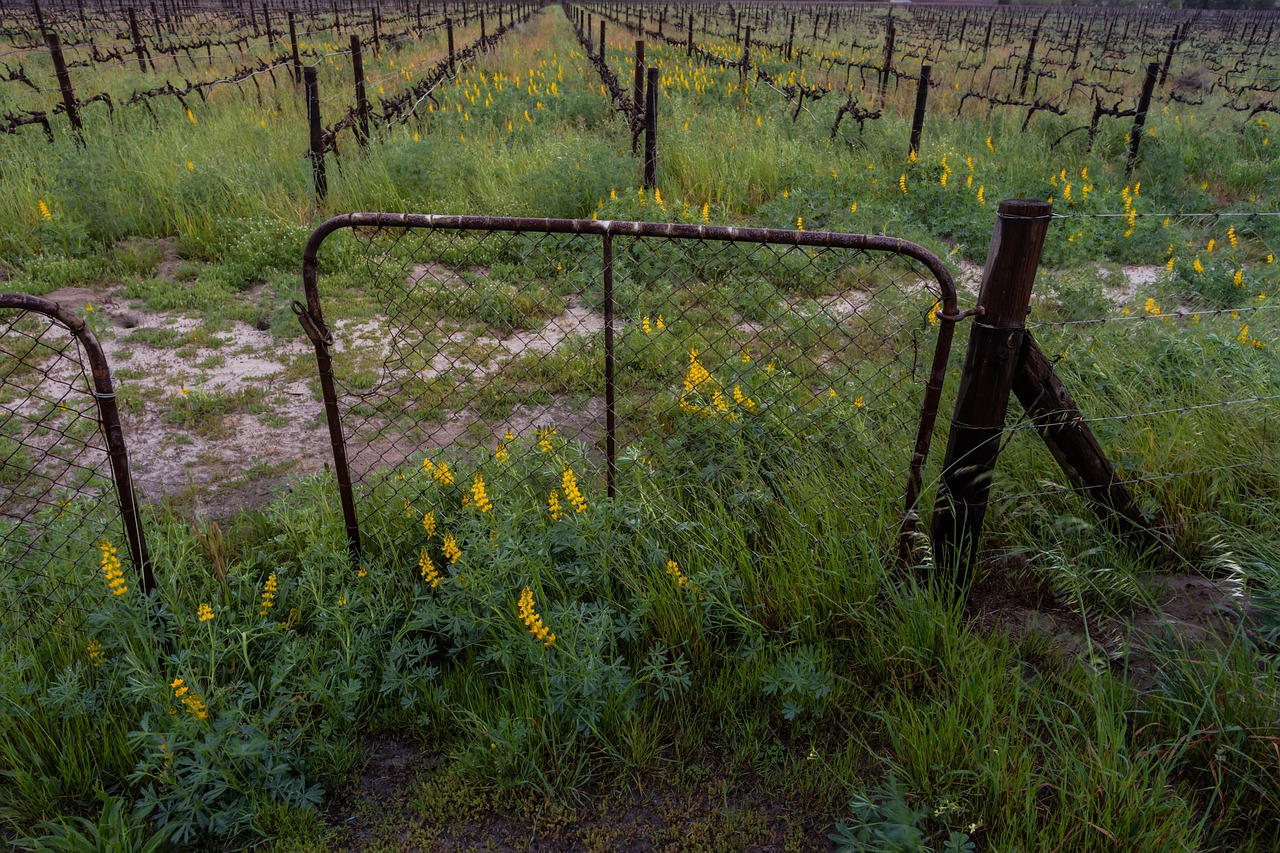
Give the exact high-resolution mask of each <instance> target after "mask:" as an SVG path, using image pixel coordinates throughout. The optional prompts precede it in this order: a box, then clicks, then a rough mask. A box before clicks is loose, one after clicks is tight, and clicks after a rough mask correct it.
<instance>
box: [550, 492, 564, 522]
mask: <svg viewBox="0 0 1280 853" xmlns="http://www.w3.org/2000/svg"><path fill="white" fill-rule="evenodd" d="M547 512H549V513H550V514H551V520H552V521H559V520H560V516H561V510H560V493H559V492H557V491H556V490H555V489H552V490H551V493H550V494H549V495H547Z"/></svg>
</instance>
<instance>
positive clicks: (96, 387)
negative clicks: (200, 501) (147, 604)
mask: <svg viewBox="0 0 1280 853" xmlns="http://www.w3.org/2000/svg"><path fill="white" fill-rule="evenodd" d="M4 308H10V309H17V310H20V311H32V312H35V313H38V314H43V315H45V316H46V317H50V318H52V319H53V320H55V321H56V322H57V323H58V324H59V325H61V326H63V327H65V328H66V329H67V330H69V331H70V332H71V334H72V335H74V336H75V338H76V341H77V342H78V343H79V345H80V349H81V351H82V352H83V353H84V355H85V358H86V359H87V360H88V362H89V371H90V375H91V376H92V377H93V387H92V388H90V389H87V390H88V391H89V393H90V394H92V395H93V399H94V401H95V402H96V403H97V408H98V423H99V426H100V428H101V429H102V435H103V438H104V439H105V440H106V444H107V456H108V459H109V461H110V463H111V478H112V480H113V482H114V485H115V490H116V500H117V501H118V503H119V506H120V521H121V524H122V526H123V527H124V535H125V540H126V543H127V545H128V549H129V559H130V560H131V561H132V562H133V567H134V570H135V571H136V572H137V573H138V578H139V581H140V582H141V584H142V589H143V591H144V592H145V593H146V594H147V595H150V594H151V593H152V592H153V591H154V590H155V588H156V578H155V574H154V572H153V570H152V567H151V554H150V552H149V551H148V550H147V538H146V534H145V533H144V532H143V529H142V520H141V518H139V516H138V504H137V501H136V499H135V497H134V493H133V476H132V474H131V472H130V470H129V451H128V448H127V447H126V446H125V441H124V431H123V430H122V429H121V427H120V410H119V407H118V406H117V405H116V391H115V385H114V383H113V381H112V378H111V365H110V364H108V362H107V356H106V354H105V353H104V352H103V351H102V345H101V344H99V343H98V339H97V336H95V335H94V334H93V330H92V329H90V328H89V325H88V324H87V323H85V321H84V319H83V318H81V317H79V316H77V315H76V314H73V313H72V312H71V311H69V310H67V309H66V308H64V307H63V306H62V305H61V304H60V303H57V302H51V301H50V300H48V299H44V298H42V297H39V296H29V295H27V294H25V293H0V309H4Z"/></svg>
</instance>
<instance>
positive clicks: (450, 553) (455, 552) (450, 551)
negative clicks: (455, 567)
mask: <svg viewBox="0 0 1280 853" xmlns="http://www.w3.org/2000/svg"><path fill="white" fill-rule="evenodd" d="M440 550H442V551H443V552H444V555H445V556H446V557H447V558H448V559H449V562H450V563H456V562H458V558H460V557H461V556H462V549H461V548H459V547H458V540H457V539H455V538H454V536H453V534H452V533H446V534H445V535H444V541H443V542H441V543H440Z"/></svg>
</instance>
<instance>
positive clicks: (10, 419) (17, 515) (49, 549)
mask: <svg viewBox="0 0 1280 853" xmlns="http://www.w3.org/2000/svg"><path fill="white" fill-rule="evenodd" d="M113 484H114V485H113ZM129 563H131V564H132V567H133V568H137V569H140V570H141V575H140V576H137V575H135V574H133V573H132V572H129V573H126V570H125V569H124V566H125V565H128V564H129ZM95 574H96V575H98V577H95ZM139 585H140V586H141V588H142V589H144V590H149V589H151V588H152V587H154V585H155V584H154V580H153V579H152V577H151V574H150V568H149V566H148V563H147V557H146V544H145V541H144V539H143V536H142V530H141V527H140V525H139V523H138V518H137V514H136V511H135V507H134V504H133V493H132V488H131V485H130V482H129V468H128V459H127V457H126V455H125V449H124V442H123V439H122V436H121V433H120V423H119V418H118V415H117V412H116V405H115V394H114V391H113V390H112V384H111V377H110V374H109V372H108V369H107V363H106V359H105V357H104V356H103V353H102V349H101V348H100V347H99V345H98V342H97V340H96V338H95V337H94V335H93V332H92V330H91V329H90V328H89V327H88V325H87V324H86V323H85V321H84V320H83V319H81V318H80V317H77V316H75V315H74V314H72V313H71V312H70V311H67V310H65V309H63V308H62V307H61V306H59V305H58V304H56V303H53V302H49V301H48V300H45V299H40V298H37V297H32V296H26V295H23V294H13V293H6V294H0V612H2V614H3V621H2V622H0V625H2V627H3V634H4V635H5V636H6V637H9V638H12V637H15V636H24V637H30V638H35V637H39V636H40V635H42V634H44V633H45V632H47V631H49V630H51V629H53V628H55V627H57V626H62V625H70V624H73V623H74V622H75V621H76V620H77V619H79V618H80V616H81V614H82V613H83V612H84V609H83V608H81V607H80V606H79V603H80V601H81V599H82V597H84V596H86V595H91V596H108V595H111V594H113V593H114V594H119V595H123V594H126V593H127V592H128V590H129V588H130V587H135V586H139Z"/></svg>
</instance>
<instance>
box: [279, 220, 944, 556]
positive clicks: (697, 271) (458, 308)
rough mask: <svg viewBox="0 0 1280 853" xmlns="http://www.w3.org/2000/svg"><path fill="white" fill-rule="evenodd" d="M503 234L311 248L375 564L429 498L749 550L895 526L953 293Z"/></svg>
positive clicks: (889, 276) (694, 246) (573, 239)
mask: <svg viewBox="0 0 1280 853" xmlns="http://www.w3.org/2000/svg"><path fill="white" fill-rule="evenodd" d="M360 216H365V215H363V214H361V215H360ZM369 216H372V215H369ZM509 222H527V223H533V224H530V225H524V226H512V227H513V228H519V227H523V228H525V229H526V230H497V229H493V228H478V229H477V230H469V229H465V228H454V227H447V228H446V227H415V228H404V227H376V228H367V227H356V228H354V229H352V230H350V231H344V232H341V233H340V234H339V235H337V236H335V237H334V238H331V240H330V242H329V243H327V244H326V246H325V252H326V253H327V252H333V253H334V256H335V257H339V258H342V257H346V258H348V259H351V258H355V259H356V260H355V261H353V262H351V261H349V262H348V263H346V264H344V263H341V262H337V263H335V269H338V270H340V271H337V272H333V273H331V274H328V275H326V276H324V277H322V278H320V279H319V282H318V284H319V292H321V293H323V294H324V298H323V300H318V299H317V300H316V301H314V302H313V303H312V309H311V314H312V315H315V314H317V313H318V310H317V309H319V308H320V303H321V301H322V302H323V313H324V318H323V320H322V321H321V323H320V325H321V327H323V326H324V324H325V323H327V324H328V328H329V329H331V334H332V341H331V344H330V345H324V344H322V345H321V349H322V350H323V351H324V352H325V353H331V355H332V359H333V375H334V380H335V389H336V402H337V404H338V412H339V415H340V420H341V426H342V432H343V436H344V439H345V451H346V454H347V457H348V460H349V465H350V472H351V478H352V482H353V484H354V495H355V504H356V511H357V516H358V519H359V527H360V531H361V533H362V534H363V535H364V539H365V541H364V546H365V547H364V550H365V552H384V551H391V552H396V553H402V552H403V549H404V548H405V547H406V546H407V545H409V544H411V543H412V542H414V541H416V540H419V539H421V538H422V537H423V535H424V529H423V528H424V526H425V527H426V528H428V530H429V528H430V527H431V525H432V519H431V518H430V517H428V518H426V519H425V520H424V516H430V514H431V507H432V506H433V505H437V504H438V502H439V501H440V500H441V498H442V496H441V491H442V490H444V491H446V492H448V493H449V494H451V495H452V498H449V499H456V500H459V501H461V502H462V503H463V504H464V505H466V504H470V505H472V506H473V507H475V508H477V509H479V510H481V511H486V509H485V508H486V506H487V505H488V504H491V503H500V504H505V505H506V506H505V507H504V509H506V510H507V511H510V509H511V508H512V505H513V504H514V505H516V506H518V507H519V508H520V509H521V511H527V512H539V513H543V514H547V513H550V514H551V515H552V516H553V517H554V516H556V515H557V514H573V513H574V512H575V511H576V510H577V509H578V508H579V507H581V506H582V505H583V504H585V503H593V502H595V501H598V500H600V499H603V498H604V497H605V496H606V494H607V493H608V492H609V491H610V490H611V489H614V488H615V487H616V491H617V493H618V495H619V497H622V498H626V497H628V491H629V490H636V489H653V490H659V491H660V492H661V493H662V495H663V500H662V501H660V503H661V505H662V506H663V507H664V509H663V511H664V512H666V513H667V514H668V515H672V516H681V515H683V517H677V518H674V519H672V520H674V521H676V522H677V523H694V522H695V521H696V519H697V518H698V517H700V515H701V514H702V513H704V512H706V511H708V510H710V511H723V512H729V513H733V514H735V516H736V518H737V519H738V521H739V522H741V523H742V524H745V525H747V527H749V528H758V537H753V541H755V539H756V538H760V539H763V538H764V537H765V533H764V530H765V528H766V527H767V524H768V518H769V516H770V514H772V513H778V512H784V513H788V514H790V515H791V517H793V518H796V517H798V518H800V519H801V520H802V523H805V524H807V523H808V521H809V520H810V519H812V520H813V521H814V523H816V524H821V523H822V522H821V519H824V518H835V517H842V516H843V517H846V518H847V517H849V516H850V515H851V514H852V513H854V512H858V513H862V514H867V515H868V517H879V518H888V519H893V520H894V521H895V522H896V521H897V520H900V519H901V517H902V507H903V497H904V490H905V487H906V483H907V475H908V471H909V465H910V463H911V459H912V453H913V449H914V446H915V442H916V440H917V430H918V427H919V423H920V413H921V407H922V403H923V401H924V397H925V393H926V380H927V379H928V378H929V376H930V373H931V370H932V368H933V362H934V350H935V344H936V343H937V342H938V339H939V337H940V334H939V330H940V328H942V327H945V328H946V334H945V339H946V340H945V342H944V343H945V345H947V346H949V342H950V331H951V329H950V325H949V324H948V323H945V322H943V321H940V320H939V319H938V317H937V314H938V308H939V306H940V305H942V304H944V302H945V301H946V300H944V296H947V297H949V298H950V301H951V304H952V305H953V304H954V299H953V296H954V294H953V291H952V290H951V283H950V280H949V279H947V280H946V282H945V284H942V283H940V282H939V279H938V278H937V277H935V272H934V271H932V270H931V269H929V268H927V267H926V266H925V264H924V263H922V262H921V261H919V260H914V259H912V258H910V257H908V256H907V255H905V254H896V253H894V252H892V251H884V250H880V251H874V250H866V249H850V248H838V247H835V246H830V245H828V246H803V245H785V244H779V243H771V242H767V241H759V240H741V239H739V240H722V239H705V238H704V239H698V238H693V239H688V238H685V237H671V236H661V235H659V234H641V235H635V234H623V233H618V234H614V233H609V234H601V233H551V232H549V231H547V230H545V229H539V228H538V226H537V224H536V223H537V222H540V221H534V220H524V221H521V220H509ZM586 225H596V223H586ZM703 230H704V232H715V233H717V234H718V233H719V232H726V233H727V232H728V229H703ZM779 233H780V234H788V233H790V232H779ZM837 236H838V235H837ZM811 239H812V238H811ZM868 239H870V240H874V239H884V240H886V241H887V238H868ZM887 242H892V241H887ZM313 243H315V240H314V238H313ZM322 254H323V253H322ZM930 257H931V256H930ZM934 260H935V261H936V259H934ZM935 269H937V270H941V269H942V266H941V264H940V263H939V264H936V267H935ZM943 275H944V276H945V270H944V271H943ZM309 295H310V294H309ZM316 319H320V318H319V317H316ZM305 322H306V321H305V318H304V325H305ZM944 358H945V353H944ZM322 361H323V357H322ZM323 369H324V368H323V364H322V370H323ZM938 379H939V381H940V377H938ZM934 405H935V408H936V401H935V403H934ZM611 463H612V464H611ZM339 467H341V461H339ZM339 476H340V477H341V476H342V472H341V471H339ZM877 512H878V515H877ZM885 526H886V527H887V528H893V529H886V530H884V531H875V532H874V533H873V535H875V536H877V537H879V538H880V539H881V541H883V542H885V543H888V542H892V537H893V534H894V533H895V532H896V528H894V524H893V523H889V524H886V525H885ZM882 534H883V535H882ZM759 547H765V546H764V545H763V544H761V545H760V546H759Z"/></svg>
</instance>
